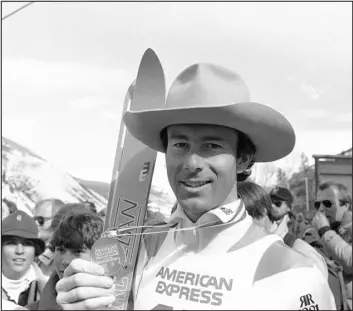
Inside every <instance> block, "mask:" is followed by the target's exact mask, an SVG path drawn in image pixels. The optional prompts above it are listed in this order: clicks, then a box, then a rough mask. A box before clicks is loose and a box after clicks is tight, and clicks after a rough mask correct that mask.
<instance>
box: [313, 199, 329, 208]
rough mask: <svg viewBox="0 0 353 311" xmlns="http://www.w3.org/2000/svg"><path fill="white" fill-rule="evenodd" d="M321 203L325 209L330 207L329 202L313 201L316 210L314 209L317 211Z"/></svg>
mask: <svg viewBox="0 0 353 311" xmlns="http://www.w3.org/2000/svg"><path fill="white" fill-rule="evenodd" d="M321 203H322V204H323V205H324V206H325V207H327V208H330V207H332V202H331V201H330V200H323V201H315V202H314V206H315V208H316V209H319V208H320V206H321Z"/></svg>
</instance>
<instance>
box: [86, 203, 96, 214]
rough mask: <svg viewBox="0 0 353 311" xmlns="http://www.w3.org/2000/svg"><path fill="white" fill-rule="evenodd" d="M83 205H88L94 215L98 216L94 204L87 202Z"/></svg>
mask: <svg viewBox="0 0 353 311" xmlns="http://www.w3.org/2000/svg"><path fill="white" fill-rule="evenodd" d="M83 204H84V205H86V206H87V208H88V209H89V210H91V211H92V212H93V213H95V214H97V207H96V205H95V204H94V203H93V202H91V201H88V200H87V201H85V202H83Z"/></svg>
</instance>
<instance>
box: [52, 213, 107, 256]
mask: <svg viewBox="0 0 353 311" xmlns="http://www.w3.org/2000/svg"><path fill="white" fill-rule="evenodd" d="M103 225H104V224H103V221H102V219H101V218H100V217H99V216H98V215H96V214H94V213H92V212H91V211H87V212H83V211H81V212H77V211H76V212H72V211H70V212H68V213H67V214H66V215H64V217H63V218H62V220H61V221H60V223H59V226H58V227H57V229H56V230H55V232H54V234H53V238H52V241H51V245H52V247H53V248H54V249H55V247H57V246H59V247H65V248H69V249H82V248H84V247H86V248H88V249H91V248H92V246H93V244H94V242H96V241H97V240H98V239H99V238H100V236H101V234H102V233H103Z"/></svg>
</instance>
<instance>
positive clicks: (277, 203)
mask: <svg viewBox="0 0 353 311" xmlns="http://www.w3.org/2000/svg"><path fill="white" fill-rule="evenodd" d="M282 202H283V201H280V200H272V203H273V204H274V205H276V206H277V207H281V206H282Z"/></svg>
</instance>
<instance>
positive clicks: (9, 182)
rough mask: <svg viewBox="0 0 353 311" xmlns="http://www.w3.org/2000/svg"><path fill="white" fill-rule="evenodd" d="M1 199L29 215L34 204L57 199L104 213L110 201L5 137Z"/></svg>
mask: <svg viewBox="0 0 353 311" xmlns="http://www.w3.org/2000/svg"><path fill="white" fill-rule="evenodd" d="M1 158H2V165H1V172H2V179H1V182H2V198H7V199H9V200H11V201H13V202H15V203H16V204H17V207H18V208H19V209H21V210H23V211H25V212H27V213H29V214H31V211H32V209H33V208H34V205H35V202H37V201H39V200H42V199H47V198H58V199H61V200H62V201H64V202H84V201H86V200H88V201H91V202H93V203H94V204H95V205H96V207H97V210H98V211H100V210H102V209H103V208H104V207H105V206H106V204H107V200H106V198H104V197H103V196H101V195H100V194H98V193H96V192H95V191H93V190H91V189H89V188H87V187H85V186H84V185H81V184H80V183H79V182H78V181H77V180H76V179H75V178H74V177H72V176H70V175H69V174H67V173H66V172H64V171H63V170H61V169H60V168H58V167H54V166H53V165H52V164H50V163H49V162H47V161H46V160H45V159H43V158H42V157H40V156H39V155H37V154H35V153H33V152H32V151H30V150H29V149H27V148H25V147H23V146H21V145H19V144H17V143H15V142H13V141H11V140H9V139H7V138H5V137H2V153H1Z"/></svg>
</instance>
